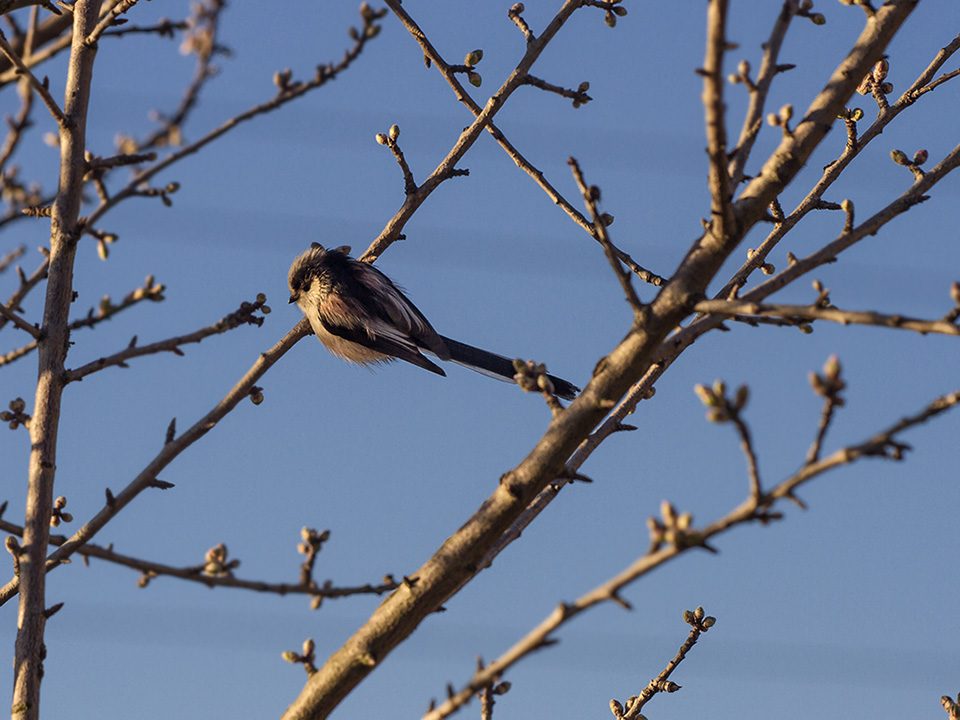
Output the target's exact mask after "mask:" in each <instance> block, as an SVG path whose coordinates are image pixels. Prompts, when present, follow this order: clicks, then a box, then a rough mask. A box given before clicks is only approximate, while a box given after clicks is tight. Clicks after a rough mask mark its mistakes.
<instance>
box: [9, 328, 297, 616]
mask: <svg viewBox="0 0 960 720" xmlns="http://www.w3.org/2000/svg"><path fill="white" fill-rule="evenodd" d="M309 333H310V325H309V323H308V322H307V321H306V319H304V320H301V321H300V322H299V323H298V324H297V325H296V326H294V328H293V329H292V330H290V331H289V332H288V333H287V334H286V335H284V336H283V338H281V339H280V341H279V342H277V344H276V345H274V346H273V347H272V348H270V349H269V350H267V351H266V352H265V353H263V354H261V355H260V356H259V357H258V358H257V360H256V362H254V364H253V366H252V367H251V368H250V369H249V370H248V371H247V373H246V374H245V375H244V376H243V377H242V378H241V379H240V381H239V382H237V384H236V385H234V386H233V388H232V389H231V390H230V391H229V392H228V393H227V394H226V395H225V396H224V398H223V399H222V400H221V401H220V402H219V403H217V404H216V405H215V406H214V408H213V409H212V410H210V412H208V413H207V414H206V415H204V416H203V417H202V418H201V419H200V420H198V421H197V422H196V423H194V424H193V426H192V427H190V428H189V429H188V430H187V431H186V432H184V433H183V434H182V435H180V436H179V437H177V438H174V439H172V440H170V442H167V443H165V444H164V446H163V449H162V450H161V451H160V452H159V453H158V454H157V456H156V457H155V458H154V459H153V460H152V461H151V462H150V463H149V464H148V465H147V466H146V467H145V468H144V469H143V470H142V471H141V472H140V474H139V475H137V477H136V478H134V479H133V480H132V481H131V482H130V484H128V485H127V487H126V488H124V489H123V491H121V492H119V493H117V494H116V495H113V494H111V496H110V501H109V502H108V503H107V504H106V505H105V506H104V507H103V508H102V509H101V510H100V511H99V512H98V513H97V514H96V515H95V516H94V517H92V518H91V519H90V520H88V521H87V523H86V524H85V525H84V526H83V527H81V528H80V529H79V530H78V531H77V532H76V533H74V534H73V536H71V537H70V539H69V540H67V541H66V542H64V543H63V544H62V545H61V546H60V547H59V548H58V549H57V550H55V551H54V552H53V553H51V554H50V556H49V557H47V558H46V570H47V572H49V571H50V570H52V569H53V568H56V567H58V566H59V565H61V564H62V563H63V562H65V561H67V560H68V559H69V558H70V556H71V555H73V554H74V553H75V552H77V551H79V550H80V548H82V547H83V546H84V545H85V544H86V543H87V542H88V541H89V540H91V539H93V537H94V536H95V535H96V534H97V532H99V531H100V530H101V529H102V528H103V527H104V526H105V525H106V524H107V523H108V522H110V520H112V519H113V518H114V517H115V516H116V515H117V513H119V512H120V511H121V510H122V509H123V508H124V507H126V506H127V505H128V504H129V503H130V502H132V501H133V499H134V498H136V497H137V495H139V494H140V493H141V492H143V491H144V490H146V489H147V488H149V487H151V486H153V485H155V483H156V481H157V475H159V474H160V472H161V471H162V470H163V469H164V468H166V467H167V466H168V465H169V464H170V463H171V462H173V460H175V459H176V458H177V457H178V456H179V455H180V453H182V452H183V451H184V450H186V449H187V448H188V447H190V446H191V445H192V444H193V443H195V442H196V441H197V440H199V439H200V438H202V437H203V436H204V435H206V434H207V433H208V432H209V431H210V430H212V429H213V428H214V427H215V426H216V425H217V423H218V422H220V420H221V419H223V417H224V416H226V415H227V413H229V412H230V411H231V410H233V409H234V408H235V407H236V406H237V405H238V404H239V403H240V402H241V401H242V400H244V399H245V398H246V397H248V396H249V395H250V390H251V388H252V387H253V386H254V383H256V381H257V380H259V379H260V378H261V377H262V376H263V375H264V374H265V373H266V372H267V371H268V370H269V369H270V368H271V367H273V365H274V364H275V363H276V362H277V361H278V360H279V359H280V358H281V357H283V355H284V354H286V352H287V351H288V350H289V349H290V348H292V347H293V346H294V344H295V343H296V342H297V341H298V340H300V339H301V338H303V337H305V336H306V335H308V334H309ZM45 544H46V543H45ZM19 589H20V577H14V578H12V579H11V580H10V581H9V582H8V583H7V584H6V585H4V586H3V587H2V588H0V605H3V604H4V603H6V602H7V601H8V600H10V598H12V597H13V596H14V595H16V594H17V592H19Z"/></svg>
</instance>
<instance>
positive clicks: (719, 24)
mask: <svg viewBox="0 0 960 720" xmlns="http://www.w3.org/2000/svg"><path fill="white" fill-rule="evenodd" d="M726 32H727V0H711V1H710V4H709V5H708V8H707V52H706V58H705V59H704V61H703V69H702V70H701V71H700V74H701V75H702V76H703V107H704V110H705V115H706V119H705V125H706V130H707V157H708V158H709V159H710V169H709V173H708V182H707V184H708V188H709V190H710V217H711V223H710V232H711V234H712V235H713V236H714V237H715V238H717V240H718V241H720V240H722V238H725V237H728V236H730V235H732V234H733V233H734V231H735V230H736V227H735V226H736V220H735V218H734V214H733V204H732V202H731V201H732V193H733V190H732V187H731V183H730V176H729V174H728V171H727V163H728V162H729V158H728V157H727V127H726V120H725V119H724V115H725V114H726V106H725V105H724V102H723V87H724V82H726V80H725V78H724V76H723V56H724V54H725V53H726V51H727V37H726Z"/></svg>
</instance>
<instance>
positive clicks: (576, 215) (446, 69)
mask: <svg viewBox="0 0 960 720" xmlns="http://www.w3.org/2000/svg"><path fill="white" fill-rule="evenodd" d="M385 2H386V3H387V5H388V6H389V7H390V9H391V10H392V11H393V12H394V14H395V15H396V16H397V18H398V19H399V20H400V21H401V22H402V23H403V25H404V27H405V28H406V29H407V31H408V32H409V33H410V34H411V35H412V36H413V38H414V39H415V40H416V41H417V43H418V44H419V45H420V48H421V50H423V56H424V57H425V58H427V59H428V60H429V61H430V63H431V64H433V65H436V66H437V69H438V70H439V71H440V74H441V75H443V77H444V79H445V80H446V81H447V83H448V84H449V85H450V87H451V88H452V89H453V91H454V93H455V94H456V96H457V99H458V100H459V101H460V102H462V103H463V104H464V105H466V107H467V108H468V109H469V110H470V112H471V113H473V115H474V117H475V118H479V117H480V114H481V113H483V112H486V109H485V108H484V109H482V108H481V107H480V106H479V105H477V104H476V102H474V100H473V98H472V97H470V95H469V93H467V91H466V90H465V89H464V87H463V85H461V84H460V81H459V80H458V79H457V77H456V73H454V71H453V69H452V66H451V65H449V64H448V63H447V62H446V61H444V59H443V58H442V57H441V56H440V53H439V52H437V50H436V48H434V47H433V45H432V43H431V42H430V41H429V40H428V39H427V36H426V35H425V34H424V32H423V31H422V30H421V29H420V27H419V26H418V25H417V23H416V22H415V21H414V19H413V18H412V17H410V15H409V14H408V13H407V11H406V10H405V9H404V8H403V6H402V5H401V4H400V3H399V2H397V1H396V0H385ZM518 8H519V9H518ZM521 12H523V9H522V6H521V5H520V4H517V5H514V6H513V7H512V8H511V9H510V11H509V15H510V18H511V19H513V20H514V22H516V23H517V24H518V26H520V27H521V29H524V28H526V29H525V30H524V34H525V35H526V37H527V43H528V45H527V47H528V54H529V48H530V45H531V44H535V43H543V44H545V42H544V41H543V38H542V37H541V38H536V37H535V36H534V35H533V33H531V32H530V31H529V27H527V24H526V22H525V21H524V20H523V18H522V17H520V13H521ZM558 17H559V15H558ZM550 27H551V28H552V27H553V25H552V24H551V26H550ZM556 29H559V27H558V28H556ZM553 32H556V30H554V31H553ZM551 37H552V34H551ZM548 39H549V38H548ZM537 54H539V51H538V53H537ZM524 58H526V55H525V56H524ZM523 64H524V61H521V65H523ZM530 65H532V61H531V62H530ZM518 68H519V66H518ZM517 72H518V71H517V70H515V71H514V75H516V74H517ZM512 77H513V75H511V78H512ZM522 77H525V76H522ZM508 82H509V81H508ZM520 82H522V80H521V81H520ZM502 90H503V88H501V91H502ZM501 91H498V93H499V92H501ZM495 97H496V95H495ZM489 105H490V103H489V102H488V107H489ZM491 117H492V114H491ZM478 127H480V128H482V127H483V126H482V125H480V126H478V123H477V122H474V124H473V125H471V127H470V129H471V130H474V129H475V128H478ZM486 129H487V131H488V132H489V133H490V134H491V135H493V137H494V139H495V140H496V141H497V143H498V144H499V145H500V147H502V148H503V149H504V151H505V152H506V153H507V155H508V156H509V157H510V158H511V159H512V160H513V161H514V162H515V163H516V164H517V167H519V168H520V169H521V170H523V171H524V172H525V173H527V174H528V175H529V176H530V177H531V178H533V180H534V182H536V183H537V185H539V186H540V187H541V188H542V189H543V191H544V192H545V193H547V196H548V197H549V198H550V199H551V200H552V201H553V202H554V203H555V204H556V205H558V206H559V207H560V208H562V209H563V211H564V212H565V213H567V215H569V216H570V218H571V219H572V220H573V221H574V222H575V223H577V224H578V225H579V226H580V227H582V228H583V229H584V230H586V231H587V232H588V233H590V235H591V236H593V238H594V239H595V240H597V242H600V240H599V238H598V237H597V236H596V232H595V231H594V228H593V224H592V223H591V222H590V221H589V220H588V219H587V218H586V217H584V215H583V214H582V213H580V212H578V211H577V210H576V209H575V208H574V207H573V206H572V205H571V204H570V203H569V202H568V201H567V200H566V198H564V197H563V195H561V194H560V193H559V192H558V191H557V189H556V188H554V187H553V185H551V184H550V182H549V181H548V180H547V179H546V178H545V177H544V175H543V172H542V171H541V170H538V169H537V168H536V167H534V166H533V165H532V164H531V163H530V161H529V160H527V159H526V158H525V157H524V156H523V155H522V154H521V153H520V151H519V150H517V148H516V147H514V146H513V145H512V144H511V143H510V142H509V141H508V140H507V138H506V136H505V135H504V134H503V132H502V131H501V130H500V129H499V128H498V127H497V126H496V125H495V124H494V123H493V121H492V119H491V120H488V121H487V123H486ZM476 132H477V133H479V129H477V131H476ZM472 136H473V134H472ZM474 139H475V138H474ZM470 142H471V143H472V142H473V140H471V141H470ZM457 159H459V156H458V158H457ZM445 162H446V161H445ZM442 166H443V165H441V167H442ZM451 167H452V164H451ZM401 213H403V214H404V215H403V219H402V220H401V219H400V215H401ZM407 216H408V213H406V212H405V207H404V208H401V210H400V212H399V213H398V214H397V217H395V218H394V219H393V220H391V222H390V223H389V224H388V225H387V227H386V228H385V229H384V231H383V232H382V233H380V237H378V238H377V239H376V240H375V241H374V243H373V244H372V245H371V246H370V248H369V249H368V250H367V252H366V253H365V257H367V258H373V257H378V256H379V255H380V254H381V253H382V252H383V250H384V249H386V247H387V246H388V245H389V244H390V242H392V241H393V239H394V238H395V237H396V235H397V234H399V233H400V231H401V229H402V227H403V224H404V223H405V222H406V218H407ZM616 253H617V257H618V258H619V259H620V261H621V262H622V263H623V264H624V265H626V266H627V267H628V268H630V270H631V272H633V273H635V274H636V275H637V277H639V278H640V279H641V280H643V281H644V282H646V283H650V284H651V285H656V286H661V285H664V284H665V283H666V280H664V279H663V278H662V277H660V276H659V275H657V274H656V273H653V272H651V271H650V270H647V269H646V268H644V267H643V266H641V265H640V264H638V263H637V262H636V261H635V260H634V259H633V258H631V257H630V256H629V255H627V254H626V253H625V252H623V251H622V250H620V249H617V250H616Z"/></svg>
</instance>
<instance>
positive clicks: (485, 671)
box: [422, 391, 960, 720]
mask: <svg viewBox="0 0 960 720" xmlns="http://www.w3.org/2000/svg"><path fill="white" fill-rule="evenodd" d="M957 404H960V391H958V392H955V393H952V394H950V395H944V396H942V397H940V398H937V399H936V400H934V401H933V402H932V403H930V404H929V405H928V406H927V407H926V408H924V409H923V410H922V411H921V412H919V413H917V414H915V415H911V416H909V417H906V418H904V419H902V420H900V421H899V422H897V423H895V424H894V425H892V426H890V427H889V428H887V429H886V430H884V431H883V432H881V433H879V434H877V435H874V436H873V437H872V438H870V439H869V440H867V441H865V442H863V443H860V444H858V445H851V446H848V447H846V448H843V449H841V450H838V451H836V452H835V453H833V454H832V455H830V457H828V458H826V459H824V460H822V461H820V462H818V463H814V464H805V465H804V466H803V467H802V468H801V469H800V470H799V471H798V472H797V473H796V474H795V475H793V476H791V477H789V478H787V479H785V480H783V481H782V482H780V483H779V484H778V485H777V486H776V487H775V488H773V489H772V490H771V491H770V492H769V493H766V494H763V495H761V496H759V497H758V496H755V495H753V494H752V493H751V494H750V496H749V497H748V498H747V500H746V501H744V502H743V503H742V504H741V505H740V506H739V507H737V508H735V509H734V510H732V511H731V512H730V513H728V514H727V515H725V516H724V517H722V518H720V519H719V520H716V521H714V522H713V523H711V524H710V525H707V526H706V527H704V528H702V529H698V530H695V529H692V528H691V529H690V530H689V531H688V532H687V540H688V541H687V542H674V543H669V544H664V543H657V544H654V545H653V546H652V547H651V549H650V550H649V551H648V552H647V553H646V554H645V555H643V556H642V557H640V558H638V559H637V560H636V561H634V562H633V563H632V564H631V565H630V566H629V567H627V568H625V569H624V570H623V571H621V572H620V573H619V574H618V575H616V576H614V577H612V578H610V579H609V580H607V581H606V582H604V583H602V584H601V585H598V586H597V587H595V588H594V589H593V590H591V591H590V592H588V593H586V594H585V595H582V596H581V597H580V598H578V599H577V600H576V601H575V602H572V603H561V604H560V605H559V606H558V607H557V608H556V609H555V610H554V611H553V612H552V613H550V614H549V615H548V616H547V617H546V618H544V620H543V621H542V622H541V623H540V624H539V625H537V627H535V628H534V629H532V630H531V631H530V632H529V633H527V634H526V635H525V636H524V637H523V638H521V639H520V640H519V641H518V642H517V643H516V644H514V645H513V647H511V648H510V649H509V650H507V651H506V652H505V653H504V654H503V655H501V656H500V657H499V658H497V659H496V660H494V661H493V662H491V663H489V664H488V665H487V666H486V667H484V668H482V669H481V670H478V671H477V672H476V673H474V675H473V677H472V678H470V680H469V681H468V682H467V683H466V684H465V685H464V686H463V687H462V688H461V689H460V690H459V691H457V692H456V693H454V694H453V695H451V696H450V697H449V698H448V699H447V700H446V701H445V702H444V703H442V704H441V705H439V706H438V707H436V708H434V709H433V710H431V711H430V712H428V713H426V714H425V715H424V716H423V719H422V720H443V718H446V717H449V716H450V715H452V714H453V713H454V712H455V711H456V710H457V709H458V708H460V707H462V706H464V705H466V704H467V703H468V702H469V701H470V700H471V699H472V697H473V696H474V694H475V693H477V692H478V691H479V690H480V689H481V688H483V687H486V686H487V685H488V684H489V683H490V682H492V680H493V678H494V677H502V676H503V675H504V674H505V672H506V671H507V670H508V669H509V668H511V667H512V666H513V665H515V664H516V663H518V662H519V661H520V660H522V659H523V658H525V657H527V656H529V655H530V654H532V653H534V652H536V651H538V650H540V649H542V648H545V647H548V646H550V645H552V644H554V643H555V642H556V640H555V639H554V638H553V635H554V633H555V632H556V631H557V630H558V629H559V628H560V627H561V626H562V625H564V624H566V623H567V622H569V621H570V620H572V619H573V618H574V617H576V616H577V615H579V614H581V613H583V612H584V611H586V610H589V609H591V608H593V607H595V606H597V605H600V604H603V603H607V602H613V603H616V604H618V605H621V606H624V603H625V601H624V600H623V599H622V598H621V597H620V592H621V591H622V590H623V589H624V588H625V587H627V586H628V585H630V584H631V583H633V582H635V581H636V580H637V579H639V578H640V577H642V576H644V575H646V574H648V573H649V572H650V571H652V570H654V569H655V568H658V567H660V566H661V565H663V564H665V563H666V562H668V561H670V560H672V559H673V558H675V557H677V556H678V555H680V554H682V553H684V552H686V551H688V550H692V549H697V548H701V547H703V545H704V544H705V543H706V541H707V540H709V539H711V538H713V537H715V536H717V535H720V534H722V533H725V532H727V531H728V530H730V529H732V528H734V527H737V526H740V525H744V524H747V523H752V522H756V521H761V522H769V520H771V519H774V518H775V517H776V516H775V515H774V514H772V513H771V512H770V511H769V509H770V507H771V506H772V505H773V504H774V503H775V501H777V500H782V499H792V496H793V491H794V490H795V489H796V488H797V487H799V486H800V485H802V484H804V483H806V482H809V481H810V480H812V479H813V478H815V477H817V476H819V475H821V474H823V473H824V472H826V471H827V470H831V469H834V468H837V467H840V466H842V465H848V464H850V463H852V462H855V461H857V460H860V459H863V458H867V457H884V458H888V459H899V457H898V456H897V455H896V454H895V452H894V451H892V450H890V449H891V448H897V447H899V448H902V447H903V445H902V444H901V443H899V442H898V441H897V440H896V436H898V435H899V434H900V433H902V432H903V431H904V430H907V429H909V428H912V427H914V426H916V425H919V424H921V423H923V422H926V421H927V420H929V419H931V418H933V417H935V416H936V415H939V414H941V413H943V412H945V411H947V410H949V409H950V408H952V407H954V406H956V405H957ZM888 450H889V452H888ZM627 607H629V606H627Z"/></svg>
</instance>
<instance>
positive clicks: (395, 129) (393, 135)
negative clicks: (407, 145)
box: [390, 125, 400, 140]
mask: <svg viewBox="0 0 960 720" xmlns="http://www.w3.org/2000/svg"><path fill="white" fill-rule="evenodd" d="M398 137H400V127H399V126H398V125H391V126H390V139H391V140H396V139H397V138H398Z"/></svg>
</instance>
